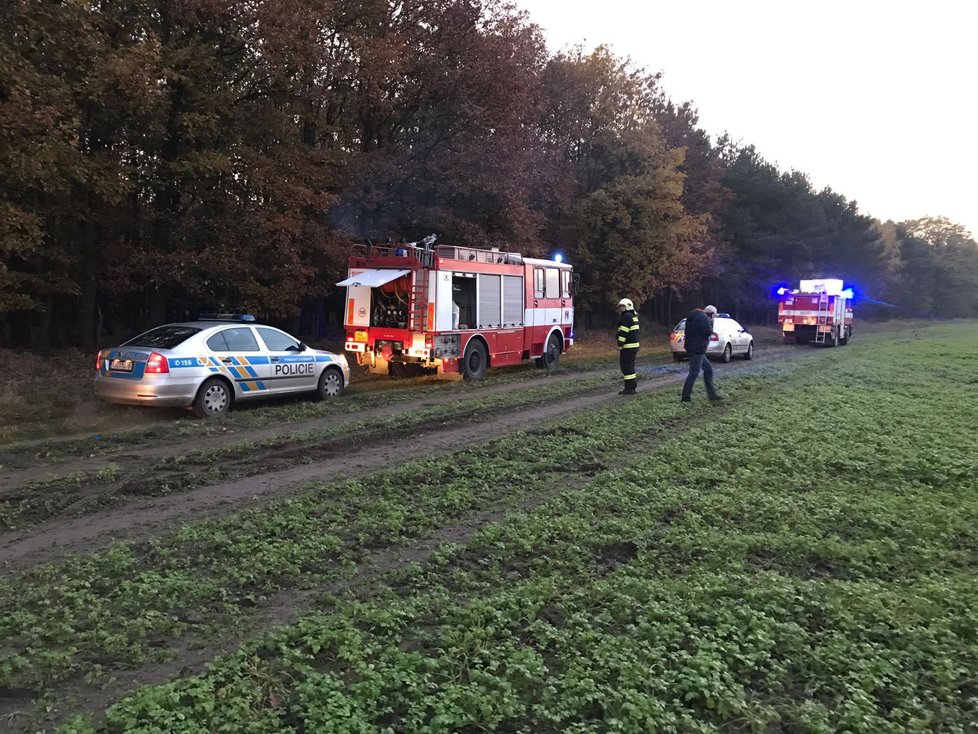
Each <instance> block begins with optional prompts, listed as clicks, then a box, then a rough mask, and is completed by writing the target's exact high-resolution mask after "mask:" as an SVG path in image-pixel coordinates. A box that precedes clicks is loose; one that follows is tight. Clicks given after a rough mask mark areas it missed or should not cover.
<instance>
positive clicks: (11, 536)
mask: <svg viewBox="0 0 978 734" xmlns="http://www.w3.org/2000/svg"><path fill="white" fill-rule="evenodd" d="M757 361H759V360H755V362H740V363H738V364H733V363H731V364H730V365H726V366H725V371H726V370H727V369H729V370H731V371H739V370H740V369H743V368H744V367H746V366H749V365H752V364H754V363H756V362H757ZM765 361H766V360H765ZM652 369H653V370H655V371H658V372H666V371H667V372H668V374H664V375H660V376H657V377H652V378H648V379H644V380H643V381H642V383H641V385H642V389H644V390H654V389H660V388H662V387H663V386H665V385H669V384H675V383H678V382H680V381H681V380H682V379H683V377H684V370H683V368H682V367H681V366H680V367H679V371H677V370H676V369H675V368H674V367H672V366H668V365H667V366H665V367H663V366H661V365H660V366H658V367H653V368H652ZM603 372H605V370H601V371H594V372H592V371H588V372H585V373H574V374H572V375H568V376H567V377H564V378H562V379H564V380H571V381H573V380H578V379H584V378H591V377H594V376H596V375H600V374H601V373H603ZM608 373H609V374H614V373H613V372H612V371H608ZM548 382H549V381H548ZM614 386H615V387H617V382H615V383H614ZM512 388H513V385H512V384H511V383H506V384H503V385H499V386H494V387H492V388H487V390H492V391H493V393H489V392H487V390H480V391H479V392H478V393H475V394H474V396H478V397H482V396H487V395H490V394H495V393H498V392H504V391H508V390H511V389H512ZM459 397H460V396H458V395H447V396H444V397H443V398H442V399H441V400H440V401H439V402H440V403H451V402H457V401H458V399H459ZM612 399H619V398H618V396H617V395H615V394H613V393H611V392H610V391H609V389H608V388H607V387H603V386H602V387H599V388H594V389H592V390H590V391H588V392H586V393H584V394H583V395H579V396H578V397H575V398H571V399H568V398H566V397H564V396H558V397H555V398H552V400H551V401H550V402H548V403H545V404H543V405H531V406H527V407H526V408H514V409H513V410H512V411H511V412H508V413H506V414H504V415H499V416H496V417H492V418H490V419H488V420H484V421H482V422H479V416H478V415H475V416H467V417H465V418H463V419H462V420H461V421H451V422H449V425H448V427H447V428H444V427H438V428H432V429H431V430H422V431H417V432H415V433H413V434H412V435H411V436H410V437H409V438H405V437H400V439H399V440H398V441H397V442H390V441H388V440H387V439H388V438H389V436H387V435H381V436H379V437H377V438H378V440H370V441H367V442H366V443H363V444H362V445H359V446H358V445H357V444H358V443H359V441H358V437H357V434H353V435H351V436H350V437H349V438H348V439H347V440H345V441H344V442H342V443H343V445H342V446H340V447H339V448H336V449H331V448H330V447H328V446H326V447H319V451H318V455H316V458H315V459H314V461H313V462H312V463H306V464H303V465H301V466H296V467H292V468H289V469H280V470H277V471H273V472H265V473H260V474H252V475H250V476H246V477H238V478H234V479H231V480H229V481H223V482H218V483H213V484H206V485H202V486H197V487H194V488H192V489H191V490H189V491H187V492H183V493H177V494H173V495H165V496H162V497H154V498H148V499H135V500H133V501H129V502H126V503H125V504H121V505H113V506H110V507H106V508H105V509H101V510H96V511H95V512H92V513H90V514H87V515H83V516H80V517H75V518H64V517H59V518H56V519H54V520H49V521H46V522H43V523H40V524H37V525H33V526H31V527H29V528H25V529H23V530H15V531H8V532H5V533H3V534H0V556H2V557H3V559H4V568H5V570H4V572H5V573H9V572H16V571H19V570H22V569H23V568H25V567H30V566H33V565H37V564H41V563H46V562H49V561H53V560H56V559H58V558H60V557H62V556H64V555H65V554H67V553H86V552H89V551H91V550H93V549H96V548H98V547H101V546H102V545H105V544H107V543H108V542H110V541H112V540H141V539H145V538H148V537H152V536H153V535H157V534H161V533H164V532H167V530H168V529H169V528H171V527H173V526H174V525H176V524H179V523H180V522H181V521H185V520H187V519H188V518H190V519H194V520H199V519H205V518H208V519H213V518H217V517H222V516H225V515H228V514H231V513H233V512H236V511H238V510H241V509H247V508H251V507H254V506H257V505H258V504H260V503H262V502H267V501H270V500H271V499H273V498H274V499H278V498H284V497H287V496H289V495H291V494H294V493H295V492H297V491H298V490H299V489H300V488H301V485H303V484H306V483H309V482H315V481H343V480H346V479H350V478H355V477H357V476H360V475H363V474H368V473H370V472H373V471H378V470H381V469H384V468H386V467H388V466H391V465H396V464H402V463H405V462H408V461H411V460H414V459H419V458H424V457H432V456H441V455H445V454H449V453H452V452H454V451H456V450H460V449H464V448H466V447H467V446H469V445H471V444H472V443H473V442H477V441H486V440H490V439H493V438H496V437H498V436H501V435H505V434H506V433H509V432H511V431H516V430H521V429H524V428H528V427H538V426H539V425H541V424H542V423H544V422H546V421H548V420H551V419H555V418H560V417H563V416H567V415H572V414H574V413H578V412H582V411H587V410H590V409H592V408H595V407H598V406H600V405H602V404H604V403H607V402H608V401H609V400H612ZM430 404H433V401H432V399H430V398H427V397H423V398H420V399H419V400H417V401H410V402H408V403H406V404H405V406H404V409H405V410H411V409H414V408H417V407H418V406H426V405H430ZM398 407H400V406H398ZM370 413H371V414H373V415H375V416H376V415H384V416H385V417H390V415H391V411H390V409H388V408H383V407H379V408H375V409H373V410H371V411H370ZM352 417H353V418H355V419H356V420H357V421H362V420H364V417H365V414H360V413H357V414H353V416H352ZM333 420H335V418H325V419H316V421H314V423H316V424H320V425H321V424H322V423H323V422H327V423H329V422H331V421H333ZM299 425H300V424H290V425H289V426H288V427H287V428H285V429H284V430H283V429H282V428H281V427H275V429H261V432H262V433H264V432H266V431H270V430H274V432H273V433H272V434H271V435H272V436H276V435H283V434H284V435H288V433H291V432H294V431H296V430H297V427H298V426H299ZM257 433H258V432H249V433H248V434H247V435H248V436H249V437H251V438H253V437H254V436H255V435H256V434H257ZM218 438H220V439H222V440H223V442H224V443H223V445H230V444H234V443H238V442H241V441H243V440H246V439H245V438H244V436H243V435H242V434H235V435H234V436H233V437H230V438H229V437H227V436H223V435H222V436H220V437H218ZM251 438H249V439H247V440H251ZM361 440H362V439H361ZM193 446H194V448H197V449H199V448H200V445H199V443H195V444H193ZM167 448H168V449H173V448H174V447H172V446H171V447H167ZM181 448H183V449H186V445H183V446H182V447H181ZM160 450H163V449H160ZM155 451H157V450H156V449H151V450H149V452H150V453H153V452H155ZM293 453H294V454H298V455H300V456H301V455H306V454H309V453H312V454H316V453H317V447H316V446H303V447H292V448H289V447H284V448H280V449H279V450H277V451H274V452H272V454H271V456H273V457H274V456H278V457H279V458H280V459H281V458H283V457H288V456H289V455H290V454H293ZM96 491H97V490H96Z"/></svg>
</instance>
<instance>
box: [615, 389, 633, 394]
mask: <svg viewBox="0 0 978 734" xmlns="http://www.w3.org/2000/svg"><path fill="white" fill-rule="evenodd" d="M618 394H619V395H634V394H635V391H634V390H619V391H618Z"/></svg>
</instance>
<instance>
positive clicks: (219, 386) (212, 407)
mask: <svg viewBox="0 0 978 734" xmlns="http://www.w3.org/2000/svg"><path fill="white" fill-rule="evenodd" d="M231 400H232V398H231V389H230V388H229V387H228V385H227V383H226V382H224V381H223V380H219V379H217V378H216V377H212V378H210V379H209V380H207V381H205V382H204V384H203V385H201V386H200V389H199V390H198V391H197V397H196V398H194V405H193V409H194V415H196V416H197V417H198V418H212V417H213V416H216V415H222V414H223V413H227V412H228V410H229V409H230V408H231Z"/></svg>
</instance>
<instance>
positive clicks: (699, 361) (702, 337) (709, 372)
mask: <svg viewBox="0 0 978 734" xmlns="http://www.w3.org/2000/svg"><path fill="white" fill-rule="evenodd" d="M716 314H717V309H716V306H707V307H706V308H703V309H700V308H694V309H693V310H692V311H690V312H689V316H687V317H686V333H685V334H684V335H683V338H684V341H685V344H686V354H687V355H689V374H688V375H686V382H685V383H683V398H682V401H683V402H684V403H691V402H693V401H692V395H693V385H695V384H696V378H697V377H699V376H700V371H702V372H703V382H705V383H706V395H707V397H708V398H709V399H710V400H722V399H723V398H722V397H721V396H720V395H718V394H717V391H716V388H714V387H713V365H712V364H710V360H708V359H707V358H706V348H707V346H708V345H709V343H710V335H711V334H712V333H713V317H714V316H716Z"/></svg>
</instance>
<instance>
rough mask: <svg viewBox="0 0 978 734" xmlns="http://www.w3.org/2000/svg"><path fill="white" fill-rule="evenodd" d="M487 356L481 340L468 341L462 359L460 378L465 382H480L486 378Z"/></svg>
mask: <svg viewBox="0 0 978 734" xmlns="http://www.w3.org/2000/svg"><path fill="white" fill-rule="evenodd" d="M488 365H489V355H488V354H487V353H486V345H485V344H483V342H482V340H481V339H470V340H469V343H468V345H467V346H466V347H465V356H464V357H462V377H464V378H465V379H466V380H481V379H482V378H483V377H485V376H486V367H487V366H488Z"/></svg>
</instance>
